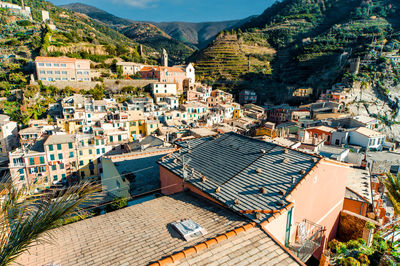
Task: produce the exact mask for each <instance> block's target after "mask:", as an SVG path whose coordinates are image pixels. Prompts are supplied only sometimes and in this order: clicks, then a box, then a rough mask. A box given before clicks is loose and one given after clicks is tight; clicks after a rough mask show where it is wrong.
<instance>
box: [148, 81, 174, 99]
mask: <svg viewBox="0 0 400 266" xmlns="http://www.w3.org/2000/svg"><path fill="white" fill-rule="evenodd" d="M151 93H152V94H153V95H156V94H169V95H174V96H176V83H163V82H156V83H153V84H151Z"/></svg>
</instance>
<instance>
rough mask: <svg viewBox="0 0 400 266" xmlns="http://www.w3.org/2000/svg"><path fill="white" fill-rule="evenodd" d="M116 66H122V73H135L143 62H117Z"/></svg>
mask: <svg viewBox="0 0 400 266" xmlns="http://www.w3.org/2000/svg"><path fill="white" fill-rule="evenodd" d="M117 67H121V68H122V73H123V74H124V75H135V74H136V73H138V72H139V71H140V70H142V68H143V67H144V65H143V64H139V63H134V62H118V63H117Z"/></svg>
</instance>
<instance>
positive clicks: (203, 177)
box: [201, 175, 207, 183]
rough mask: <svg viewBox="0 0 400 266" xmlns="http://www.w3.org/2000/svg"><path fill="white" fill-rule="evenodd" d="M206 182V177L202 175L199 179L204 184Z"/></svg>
mask: <svg viewBox="0 0 400 266" xmlns="http://www.w3.org/2000/svg"><path fill="white" fill-rule="evenodd" d="M206 181H207V177H205V176H204V175H203V176H202V177H201V182H203V183H204V182H206Z"/></svg>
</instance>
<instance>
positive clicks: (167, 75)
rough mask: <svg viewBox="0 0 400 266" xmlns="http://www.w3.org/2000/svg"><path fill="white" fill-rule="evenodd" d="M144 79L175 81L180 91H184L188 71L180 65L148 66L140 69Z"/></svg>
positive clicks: (165, 81)
mask: <svg viewBox="0 0 400 266" xmlns="http://www.w3.org/2000/svg"><path fill="white" fill-rule="evenodd" d="M140 74H141V76H142V78H143V79H156V80H158V81H159V82H164V83H175V84H176V85H177V88H178V92H183V81H184V80H185V79H186V73H185V71H183V69H182V68H180V67H160V66H146V67H143V68H142V69H141V70H140Z"/></svg>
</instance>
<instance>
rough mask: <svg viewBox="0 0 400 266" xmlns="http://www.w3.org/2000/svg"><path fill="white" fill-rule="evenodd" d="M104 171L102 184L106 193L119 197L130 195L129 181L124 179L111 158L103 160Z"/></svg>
mask: <svg viewBox="0 0 400 266" xmlns="http://www.w3.org/2000/svg"><path fill="white" fill-rule="evenodd" d="M101 163H102V166H103V173H102V175H101V186H102V188H103V191H104V192H105V193H108V194H109V195H112V196H114V197H116V198H118V197H125V198H128V197H130V194H129V187H130V186H129V181H127V180H125V181H124V180H122V178H121V175H120V174H119V172H118V170H117V168H116V167H115V165H114V163H113V162H112V161H111V160H110V159H102V160H101Z"/></svg>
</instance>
